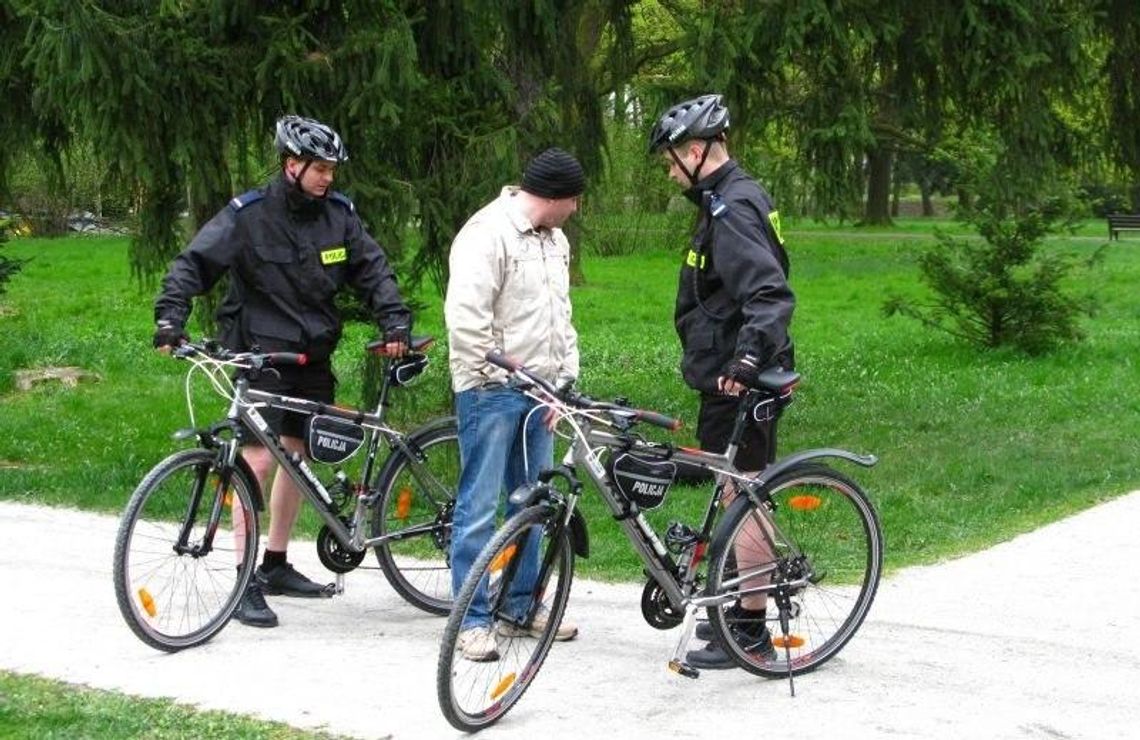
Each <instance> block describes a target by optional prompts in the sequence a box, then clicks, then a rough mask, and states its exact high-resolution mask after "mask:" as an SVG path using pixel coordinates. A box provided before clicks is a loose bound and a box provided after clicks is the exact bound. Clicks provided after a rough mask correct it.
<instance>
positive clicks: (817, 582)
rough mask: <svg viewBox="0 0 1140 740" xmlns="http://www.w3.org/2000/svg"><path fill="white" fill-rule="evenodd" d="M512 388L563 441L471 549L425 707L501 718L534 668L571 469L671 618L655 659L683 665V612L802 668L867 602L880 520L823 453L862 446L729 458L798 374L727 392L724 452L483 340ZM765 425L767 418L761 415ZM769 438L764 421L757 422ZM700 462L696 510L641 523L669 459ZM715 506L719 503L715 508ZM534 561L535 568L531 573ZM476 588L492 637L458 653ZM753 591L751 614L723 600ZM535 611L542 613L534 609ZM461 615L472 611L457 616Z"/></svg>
mask: <svg viewBox="0 0 1140 740" xmlns="http://www.w3.org/2000/svg"><path fill="white" fill-rule="evenodd" d="M487 360H488V361H489V362H492V363H494V364H496V365H498V366H499V367H502V368H504V369H506V370H507V371H508V372H509V373H510V374H511V377H512V379H513V383H514V384H515V386H516V387H517V388H518V389H519V391H520V392H522V393H526V394H527V395H528V396H530V397H531V398H533V399H535V400H536V401H537V402H538V404H539V407H540V408H543V409H551V410H553V411H554V412H555V414H556V415H557V417H558V418H559V420H560V421H559V424H560V428H562V429H568V430H569V431H568V436H569V437H570V439H571V447H570V450H569V452H568V453H567V458H566V460H565V461H564V463H563V464H562V465H561V466H560V467H558V468H555V469H553V470H548V471H544V472H543V473H542V474H540V476H539V480H538V482H537V483H535V484H532V485H528V486H523V487H521V488H519V489H518V490H516V491H514V492H513V493H512V494H511V500H512V502H513V503H515V504H517V505H521V506H524V507H525V508H523V509H522V510H521V511H519V512H518V513H517V514H515V515H514V516H513V517H511V518H510V519H509V520H507V521H506V523H505V524H504V525H503V526H502V527H501V528H500V529H499V530H498V531H497V532H496V534H495V535H494V536H493V537H492V539H491V541H490V542H489V543H488V544H487V546H486V547H485V548H484V549H483V550H482V552H481V553H480V554H479V556H478V557H477V558H476V560H475V562H474V564H473V566H472V568H471V571H470V573H469V574H468V575H467V577H466V579H465V580H464V583H463V586H462V588H461V589H460V591H459V594H458V595H457V596H456V598H455V603H454V605H453V608H452V611H451V615H450V617H449V619H448V622H447V627H446V629H445V630H444V636H443V641H442V644H441V646H440V654H439V663H438V669H437V673H436V678H437V692H438V698H439V704H440V708H441V710H442V711H443V714H444V716H445V717H446V718H447V720H448V721H449V722H450V723H451V724H452V725H453V726H455V727H456V728H458V729H461V730H465V731H468V732H471V731H476V730H480V729H482V728H484V727H487V726H489V725H491V724H493V723H495V722H497V721H498V720H499V719H501V718H502V717H503V716H504V715H505V714H506V713H507V712H508V711H509V710H510V709H511V708H512V707H513V706H514V705H515V704H516V703H517V702H518V701H519V699H520V698H521V697H522V696H523V694H524V693H525V692H526V690H527V689H528V688H529V687H530V686H531V684H532V683H533V681H534V679H535V677H536V676H537V675H538V672H539V670H540V669H541V667H542V665H543V662H544V660H545V659H546V656H547V654H548V652H549V651H550V648H551V645H552V643H553V641H554V636H555V632H556V630H557V629H558V625H559V623H560V621H561V619H562V616H563V614H564V612H565V610H566V605H567V602H568V599H569V595H570V586H571V582H572V580H573V573H574V560H575V557H586V556H588V554H589V550H590V547H589V538H588V534H587V527H586V522H585V520H584V518H583V517H582V515H581V513H580V511H579V509H578V506H577V504H578V501H579V498H580V496H581V493H582V490H583V484H582V482H581V481H580V480H579V475H580V474H584V476H585V478H586V479H587V480H588V481H589V482H590V483H592V484H593V487H594V488H595V489H597V491H598V493H599V494H600V495H601V497H602V499H603V500H604V501H605V503H606V506H607V508H608V509H609V511H610V513H611V514H612V516H613V517H614V518H615V519H616V520H617V521H618V523H619V525H620V526H621V529H622V530H623V531H624V533H625V534H626V536H627V538H628V539H629V542H630V544H631V545H632V546H633V548H634V550H635V551H636V552H637V554H638V555H639V557H640V559H641V561H642V563H643V565H644V567H645V571H646V573H647V574H648V580H647V583H646V585H645V588H644V590H643V592H642V599H641V608H642V614H643V616H644V617H645V619H646V621H647V622H648V623H649V624H650V625H651V626H653V627H655V628H658V629H672V628H675V627H678V626H680V627H681V631H680V635H679V638H678V641H677V645H676V648H675V650H674V652H673V655H672V656H671V657H670V659H669V661H668V666H669V668H670V669H671V670H673V671H674V672H676V673H678V674H680V675H683V676H687V677H690V678H696V677H697V676H698V675H699V671H698V670H697V669H695V668H693V667H692V666H689V665H687V664H686V662H685V655H686V652H687V646H688V644H689V641H690V639H691V637H692V636H693V634H694V630H695V628H696V623H697V614H698V612H699V611H701V610H703V611H704V613H705V614H706V615H707V618H708V626H709V627H711V629H712V631H713V633H714V635H715V638H716V639H717V640H718V641H720V643H721V645H723V646H725V647H726V649H727V652H728V653H729V655H731V656H732V658H733V660H734V661H735V662H736V663H737V664H738V665H739V666H740V667H741V668H743V669H744V670H746V671H749V672H752V673H754V674H758V675H761V676H766V677H772V678H776V677H779V678H784V677H786V678H787V679H788V680H789V682H790V684H791V688H792V691H793V693H794V690H795V686H794V681H793V677H794V676H796V675H799V674H802V673H805V672H808V671H812V670H815V669H816V668H818V667H820V666H821V665H823V664H824V663H826V662H827V661H828V660H830V659H831V658H833V657H834V656H835V655H836V654H837V653H838V652H839V651H840V650H841V649H842V648H843V646H844V645H846V644H847V642H848V641H849V640H850V639H851V638H852V637H853V636H854V634H855V633H856V631H857V630H858V629H859V626H860V625H861V624H862V623H863V620H864V618H865V617H866V615H867V612H868V610H869V609H870V606H871V602H872V601H873V600H874V597H875V592H876V589H877V588H878V583H879V577H880V574H881V572H882V562H883V535H882V530H881V528H880V525H879V521H878V517H877V515H876V513H875V509H874V506H873V505H872V503H871V500H870V498H869V497H868V496H867V495H866V493H864V492H863V490H862V489H861V488H860V487H859V486H858V485H857V484H856V483H855V482H854V481H853V480H851V479H850V478H848V477H847V476H845V475H843V474H841V473H839V472H837V471H835V470H833V469H832V468H830V467H828V466H825V465H822V464H820V463H819V462H818V461H819V460H820V459H824V458H832V459H840V460H846V461H849V462H852V463H855V464H856V465H861V466H871V465H874V464H875V462H876V458H875V457H874V456H872V455H858V454H855V453H852V452H848V451H846V450H840V449H815V450H805V451H802V452H797V453H795V454H792V455H790V456H787V457H784V458H782V459H780V460H777V461H775V462H774V463H773V464H771V465H770V466H768V467H767V468H766V469H765V470H764V471H763V472H762V473H760V474H759V475H756V474H745V473H741V472H740V471H738V470H736V469H735V467H734V466H733V465H732V462H731V461H732V460H733V459H734V458H735V455H736V450H737V448H738V446H739V442H740V439H741V435H742V433H743V430H744V429H745V425H746V424H747V423H753V422H755V423H761V424H767V425H773V426H774V425H775V423H776V419H777V418H778V416H779V412H780V410H781V409H782V407H783V406H784V405H786V404H787V403H788V402H789V401H790V400H791V398H792V392H793V389H794V387H795V385H796V384H797V383H798V381H799V375H798V374H797V373H794V372H788V371H784V370H781V369H778V368H777V369H772V370H768V371H766V372H764V373H763V374H761V376H760V380H759V383H758V384H757V387H756V388H754V389H753V390H750V391H749V392H747V393H746V394H745V395H744V396H743V397H742V398H741V402H740V405H739V410H738V413H737V418H736V425H735V428H734V431H733V434H732V436H731V438H730V443H729V445H728V448H727V449H726V450H725V452H724V454H714V453H710V452H704V451H701V450H695V449H689V448H681V447H676V446H674V445H671V444H662V443H658V442H651V441H648V440H646V439H643V438H642V437H641V436H640V435H639V434H638V433H637V431H636V429H637V425H639V424H650V425H655V426H658V427H663V428H666V429H676V428H678V426H679V422H677V421H676V420H674V419H671V418H669V417H667V416H664V415H662V414H659V413H656V412H653V411H646V410H641V409H635V408H631V407H629V406H628V405H626V404H624V403H607V402H600V401H595V400H593V399H590V398H588V397H586V396H582V395H578V394H575V393H571V392H566V391H560V390H559V389H556V388H554V387H553V386H552V385H551V384H550V383H548V382H546V381H545V380H543V379H542V378H541V377H539V376H537V375H535V374H534V373H532V372H531V371H530V370H528V369H527V368H526V367H524V366H522V365H520V364H518V363H517V362H514V361H512V360H511V359H509V358H507V357H504V356H503V355H501V354H498V353H496V352H492V353H489V354H488V355H487ZM773 431H774V430H773ZM769 438H770V439H771V438H774V435H771V434H770V435H769ZM679 465H687V466H689V467H690V468H691V469H693V468H695V469H700V470H704V471H707V472H708V473H711V474H712V476H713V480H714V484H713V486H712V493H711V494H710V496H709V500H708V504H707V506H706V508H705V512H704V517H703V519H702V520H701V521H700V522H699V523H696V524H694V525H690V524H686V523H684V522H679V521H675V522H672V523H671V524H669V526H668V527H667V529H666V531H665V532H664V533H663V534H659V533H658V532H656V531H655V530H654V529H653V527H652V526H651V525H650V523H649V521H648V520H647V519H646V517H645V514H644V513H645V511H648V510H650V509H653V508H656V507H658V506H660V505H661V504H662V503H663V502H664V500H665V498H666V495H667V493H668V490H669V488H670V486H671V485H672V483H673V482H674V480H675V479H676V477H677V472H678V466H679ZM721 512H723V513H721ZM536 573H537V574H536ZM477 590H480V591H481V593H482V594H485V597H483V596H480V599H479V602H480V604H479V607H478V608H479V613H478V615H477V616H478V617H479V618H482V616H483V610H484V608H485V607H486V605H488V604H489V611H490V615H491V619H492V620H493V621H492V629H493V633H492V634H493V635H494V639H495V643H496V645H497V650H495V651H494V652H493V653H490V654H480V655H478V656H477V657H468V655H467V654H466V653H465V651H464V648H463V644H462V640H460V638H459V635H460V632H461V631H462V630H463V627H464V624H465V621H468V620H467V617H468V615H469V613H471V614H474V613H473V612H472V605H473V603H475V601H476V594H477ZM757 600H759V601H761V602H762V603H763V604H764V605H765V606H766V608H765V609H763V610H759V611H762V614H763V616H762V617H759V618H757V617H755V616H753V617H752V618H751V619H752V621H753V622H760V623H750V622H749V618H748V617H747V616H742V615H746V614H749V613H751V614H753V615H755V614H756V613H757V611H758V610H756V609H755V608H753V610H752V611H751V612H747V611H741V610H739V609H738V608H737V607H738V606H739V605H741V604H743V603H744V602H745V601H751V602H755V601H757ZM538 615H541V618H539V619H536V617H538ZM472 618H474V617H472Z"/></svg>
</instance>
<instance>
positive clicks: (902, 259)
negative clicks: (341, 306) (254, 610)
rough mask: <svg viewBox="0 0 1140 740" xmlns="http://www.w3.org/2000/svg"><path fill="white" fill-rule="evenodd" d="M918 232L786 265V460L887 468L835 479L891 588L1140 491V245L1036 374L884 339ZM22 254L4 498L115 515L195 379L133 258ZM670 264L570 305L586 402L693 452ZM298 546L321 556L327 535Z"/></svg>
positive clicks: (597, 524) (4, 332)
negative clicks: (909, 576) (631, 407)
mask: <svg viewBox="0 0 1140 740" xmlns="http://www.w3.org/2000/svg"><path fill="white" fill-rule="evenodd" d="M916 223H917V225H916ZM924 224H925V222H921V221H919V220H917V219H915V220H914V221H912V222H908V224H907V228H900V229H899V230H896V231H894V232H892V233H890V234H888V235H884V236H883V237H882V238H875V237H864V238H858V239H852V238H850V237H848V236H846V235H845V233H846V232H841V233H838V234H836V233H828V232H823V231H801V232H798V233H796V235H795V236H794V238H792V239H791V240H790V245H789V252H790V255H791V260H792V285H793V288H794V289H795V291H796V294H797V297H798V306H797V310H796V316H795V321H794V324H793V333H794V336H795V339H796V343H797V358H798V363H799V370H800V371H801V372H802V373H803V375H804V382H803V383H802V385H801V387H800V390H799V391H798V394H797V400H796V402H795V403H794V404H793V405H792V407H791V408H790V409H789V410H788V412H787V414H786V415H785V416H784V420H783V422H782V426H781V438H780V442H781V451H782V452H783V453H788V452H791V451H793V450H798V449H803V448H809V447H843V448H847V449H851V450H854V451H858V452H872V453H875V454H876V455H878V456H879V457H880V458H881V462H880V464H879V465H878V466H877V467H875V468H872V469H869V470H863V469H855V468H852V466H850V465H849V464H846V463H838V464H837V465H838V466H839V467H841V468H843V469H844V470H845V471H846V472H848V473H850V474H852V475H853V476H854V477H855V478H856V479H857V480H858V481H860V482H861V484H862V485H863V486H864V487H865V488H866V489H867V490H868V491H869V492H870V493H871V495H872V497H873V499H874V501H875V502H876V505H877V507H878V509H879V511H880V513H881V515H882V520H883V526H884V529H885V532H886V543H887V564H888V567H889V568H897V567H900V566H904V565H909V564H915V563H929V562H933V561H936V560H938V559H941V558H945V557H948V556H952V555H956V554H960V553H964V552H968V551H972V550H976V549H980V548H984V547H987V546H989V545H992V544H994V543H996V542H999V541H1002V540H1005V539H1008V538H1009V537H1011V536H1013V535H1015V534H1017V533H1019V532H1024V531H1027V530H1030V529H1032V528H1034V527H1037V526H1040V525H1042V524H1044V523H1047V522H1049V521H1052V520H1055V519H1057V518H1060V517H1062V516H1065V515H1067V514H1070V513H1073V512H1075V511H1078V510H1080V509H1083V508H1085V507H1088V506H1090V505H1091V504H1093V503H1095V502H1097V501H1100V500H1103V499H1106V498H1109V497H1112V496H1115V495H1118V494H1120V493H1122V492H1124V491H1128V490H1132V489H1134V488H1137V487H1138V485H1140V472H1138V471H1137V468H1136V466H1135V460H1136V459H1137V458H1138V454H1137V453H1138V452H1140V442H1138V441H1137V440H1140V400H1138V399H1137V396H1136V394H1134V393H1131V392H1129V390H1130V389H1131V388H1133V387H1134V385H1135V378H1136V368H1135V362H1136V360H1135V358H1136V357H1138V356H1140V322H1138V321H1137V319H1138V318H1140V297H1138V296H1140V294H1138V293H1137V291H1136V290H1135V287H1134V286H1135V285H1137V284H1138V283H1140V245H1135V244H1130V243H1128V242H1127V241H1125V242H1122V243H1121V244H1120V245H1114V246H1113V247H1112V248H1111V249H1109V251H1108V254H1107V259H1106V260H1105V262H1104V264H1103V265H1102V266H1101V267H1100V268H1099V269H1098V270H1097V271H1096V272H1095V273H1094V274H1093V280H1094V282H1095V285H1094V287H1095V291H1096V293H1097V294H1098V296H1099V297H1100V300H1101V303H1102V308H1101V311H1100V313H1099V314H1098V316H1097V317H1096V318H1095V319H1094V320H1090V321H1088V322H1086V324H1085V329H1086V330H1087V333H1088V338H1087V340H1086V341H1085V342H1083V343H1081V344H1079V345H1073V346H1070V347H1066V348H1064V349H1062V350H1060V351H1058V352H1056V353H1054V354H1052V355H1049V356H1046V357H1042V358H1035V359H1027V358H1024V357H1021V356H1018V355H1014V354H1010V353H1007V352H1000V351H999V352H980V351H976V350H973V349H971V348H969V347H966V346H964V345H961V344H959V343H956V342H955V341H954V340H952V339H950V338H949V337H947V336H943V335H940V334H936V333H933V332H931V331H929V330H927V329H924V328H922V327H920V326H918V325H917V324H916V323H914V322H911V321H908V320H907V319H903V318H895V319H884V318H882V316H881V313H880V306H881V304H882V301H883V298H884V296H885V295H886V294H887V293H888V292H890V291H897V292H901V293H904V294H907V295H921V294H922V292H923V288H922V287H921V286H920V285H919V284H918V281H917V270H916V268H915V266H914V257H915V255H916V254H917V253H918V250H919V249H920V248H921V247H922V245H924V244H927V243H929V237H928V236H926V235H925V234H923V233H911V231H916V230H918V228H919V226H921V225H924ZM1090 228H1091V227H1090ZM1098 245H1099V242H1098V241H1097V240H1095V239H1087V238H1086V239H1059V240H1054V241H1051V242H1050V243H1049V245H1048V248H1049V249H1060V250H1066V251H1072V252H1075V253H1078V254H1088V253H1091V252H1092V251H1093V250H1094V249H1095V248H1096V247H1097V246H1098ZM6 249H7V251H8V252H9V253H10V254H11V255H12V256H14V257H32V258H33V261H32V262H30V263H29V264H28V265H27V266H26V267H25V269H24V271H23V272H22V273H20V274H19V275H17V276H16V278H15V279H14V280H13V281H12V282H11V283H10V289H9V292H8V294H7V295H6V296H5V297H4V299H3V305H4V307H5V308H4V312H3V314H0V315H2V316H3V317H2V318H0V426H2V428H3V429H4V430H5V434H4V435H2V437H0V496H2V497H4V498H11V499H21V500H27V501H32V502H37V503H45V504H53V505H66V506H76V507H81V508H86V509H93V510H97V511H104V512H118V511H119V510H120V509H121V507H122V506H123V504H124V503H125V501H126V498H127V496H128V495H129V493H130V491H131V490H132V488H133V487H134V485H135V484H136V483H137V481H138V480H139V479H140V478H141V477H142V475H143V473H144V472H145V471H146V470H147V469H148V468H149V467H150V466H151V465H152V464H154V463H155V462H156V461H157V460H159V459H160V458H161V457H163V456H164V455H165V454H167V453H168V452H169V451H171V450H172V448H173V447H174V444H173V443H172V442H170V441H169V434H170V433H171V432H172V431H173V430H175V429H177V428H180V427H184V426H187V425H188V422H187V419H186V411H185V404H184V402H183V398H182V380H183V372H184V371H185V366H184V365H181V364H179V363H174V362H172V361H170V360H169V359H166V358H163V357H161V356H158V355H157V354H156V353H154V352H153V351H152V350H151V349H150V333H151V308H150V305H151V300H152V296H153V291H152V290H149V289H148V290H140V289H138V288H137V287H135V286H133V285H132V284H131V282H130V280H129V276H128V270H127V266H126V259H125V240H123V239H116V238H76V239H69V240H59V241H44V240H34V239H25V240H16V241H13V242H11V243H10V244H9V246H8V247H7V248H6ZM676 262H677V258H676V257H675V255H674V254H673V253H672V252H668V251H665V250H662V249H658V250H655V251H650V252H646V253H641V254H637V255H633V256H622V257H609V258H598V257H587V258H586V259H585V260H584V262H583V268H584V272H585V275H586V281H587V282H586V284H585V285H584V286H582V287H579V288H577V289H575V292H574V296H573V302H574V311H575V323H576V325H577V326H578V328H579V332H580V334H581V348H582V359H583V372H582V379H581V382H580V385H581V387H582V388H583V389H584V390H586V391H587V392H589V393H591V394H592V395H595V396H598V397H603V398H604V397H613V396H617V395H622V396H626V397H628V398H629V399H630V400H631V402H632V403H634V404H635V405H638V406H643V407H648V408H653V409H657V410H659V411H662V412H665V413H669V414H673V415H676V416H678V417H680V418H682V419H684V420H685V421H686V422H687V427H686V429H685V430H683V431H682V432H681V433H680V435H679V436H678V441H680V442H682V443H691V442H692V436H691V435H692V425H693V421H694V419H695V413H696V397H695V394H694V393H692V392H691V391H689V390H688V389H687V388H685V386H684V385H683V383H682V382H681V379H680V376H679V372H678V370H677V358H678V356H679V351H680V350H679V345H678V342H677V339H676V336H675V334H674V332H673V329H672V325H671V315H672V303H673V296H674V291H675V284H676V269H677V264H676ZM418 298H419V299H420V300H421V301H422V302H423V303H424V306H425V308H424V310H423V311H422V312H421V314H420V316H419V317H418V323H417V327H418V328H417V330H418V331H424V332H429V333H435V334H437V335H439V336H442V334H443V328H442V317H441V314H442V310H441V300H440V298H439V296H438V294H436V293H435V292H434V289H433V290H432V291H424V292H423V293H422V294H421V295H420V296H418ZM367 335H368V332H367V330H366V329H365V328H363V327H356V328H354V329H352V330H351V331H350V333H349V336H347V337H346V339H345V341H343V342H342V345H341V346H342V349H341V351H340V353H339V354H338V355H337V357H336V363H337V368H338V374H339V375H340V377H341V380H342V387H341V390H340V394H339V395H340V398H341V399H342V400H344V401H349V402H353V401H355V400H356V399H357V398H358V397H359V372H358V367H357V366H358V362H357V358H358V353H359V347H360V346H361V344H362V342H363V341H364V339H365V338H366V337H367ZM433 359H434V362H433V365H432V367H431V368H430V369H429V371H428V372H427V374H426V376H427V377H426V378H425V380H424V381H423V383H421V384H420V385H419V386H418V387H416V388H414V389H411V390H410V391H400V394H399V397H398V398H397V399H396V402H395V403H396V405H395V411H396V416H395V419H396V423H397V424H398V425H401V426H403V427H409V426H410V425H412V424H414V423H416V422H418V421H421V420H424V419H426V418H428V417H430V416H432V415H436V414H440V413H446V411H447V409H448V401H449V395H448V390H447V389H448V385H447V372H446V368H447V365H446V352H445V349H444V347H443V346H442V345H441V346H438V347H437V348H436V349H435V350H433ZM46 365H78V366H81V367H84V368H86V369H89V370H92V371H94V372H97V373H99V375H100V376H101V380H99V381H98V382H93V383H85V384H82V385H80V387H79V388H78V389H71V390H68V389H64V388H61V387H59V386H52V385H46V386H40V387H37V388H36V389H35V390H33V391H31V392H30V393H17V392H15V390H14V385H13V379H12V373H13V371H14V370H15V369H17V368H25V367H41V366H46ZM198 403H199V412H200V417H199V418H200V420H201V419H202V418H207V417H208V416H209V413H214V414H217V413H219V412H220V409H221V406H220V404H219V403H218V402H216V401H210V400H209V398H208V396H207V395H206V394H204V393H202V394H199V402H198ZM211 410H212V411H211ZM703 501H704V495H703V492H697V491H689V490H678V491H675V492H674V495H673V496H672V497H671V499H670V502H669V503H668V504H667V505H666V507H664V508H663V509H662V510H661V511H659V512H656V513H655V514H654V517H655V521H667V520H668V519H671V518H677V517H684V518H691V517H695V516H697V514H698V512H699V511H700V509H701V506H702V504H703ZM585 512H586V514H587V518H588V520H589V521H590V528H591V539H592V542H591V544H592V547H593V556H592V557H591V558H590V559H589V560H587V561H585V562H584V563H582V565H581V567H582V572H583V573H584V574H586V575H590V576H595V577H603V578H609V579H629V580H636V579H638V578H640V567H639V564H638V562H637V561H636V559H635V556H634V555H633V553H632V550H631V549H630V548H629V546H628V545H627V544H626V543H625V542H624V540H623V539H622V536H621V534H620V532H619V531H618V529H617V528H616V526H615V525H614V524H613V522H612V521H610V520H609V519H608V517H607V516H606V515H605V513H604V512H603V511H602V506H601V503H600V501H599V499H598V497H597V496H596V495H595V494H592V493H591V494H590V495H589V496H587V501H586V508H585ZM302 526H303V527H305V528H306V529H307V531H308V532H309V533H310V534H312V533H313V532H314V531H315V517H313V516H309V517H307V518H306V519H305V520H304V521H303V523H302Z"/></svg>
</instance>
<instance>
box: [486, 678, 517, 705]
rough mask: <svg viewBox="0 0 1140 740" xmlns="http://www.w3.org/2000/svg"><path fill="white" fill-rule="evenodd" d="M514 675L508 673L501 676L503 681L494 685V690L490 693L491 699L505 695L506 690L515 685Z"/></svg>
mask: <svg viewBox="0 0 1140 740" xmlns="http://www.w3.org/2000/svg"><path fill="white" fill-rule="evenodd" d="M515 675H516V674H515V673H508V674H507V675H505V676H503V680H502V681H499V683H498V684H496V685H495V688H494V689H493V690H492V691H491V698H492V699H498V698H499V697H500V696H502V695H503V694H505V693H507V689H509V688H510V687H511V686H513V685H514V683H515Z"/></svg>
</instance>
